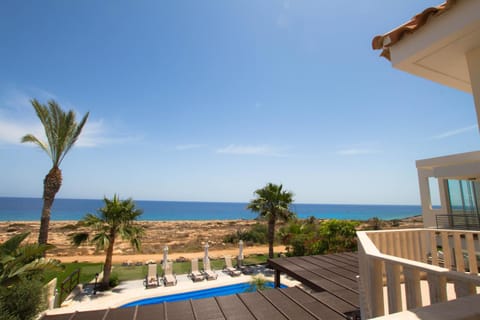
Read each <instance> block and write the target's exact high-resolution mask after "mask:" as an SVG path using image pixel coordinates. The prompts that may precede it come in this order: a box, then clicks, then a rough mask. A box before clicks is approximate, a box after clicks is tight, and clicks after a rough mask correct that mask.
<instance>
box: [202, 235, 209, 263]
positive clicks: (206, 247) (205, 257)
mask: <svg viewBox="0 0 480 320" xmlns="http://www.w3.org/2000/svg"><path fill="white" fill-rule="evenodd" d="M208 261H210V260H209V258H208V241H207V242H206V243H205V256H204V257H203V265H205V263H208Z"/></svg>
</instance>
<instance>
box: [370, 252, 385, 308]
mask: <svg viewBox="0 0 480 320" xmlns="http://www.w3.org/2000/svg"><path fill="white" fill-rule="evenodd" d="M368 265H369V270H368V273H369V275H368V277H369V280H370V285H369V289H370V297H369V298H370V306H371V313H372V317H380V316H383V315H385V308H384V305H383V272H382V271H383V270H382V260H379V259H372V258H371V257H370V259H369V263H368Z"/></svg>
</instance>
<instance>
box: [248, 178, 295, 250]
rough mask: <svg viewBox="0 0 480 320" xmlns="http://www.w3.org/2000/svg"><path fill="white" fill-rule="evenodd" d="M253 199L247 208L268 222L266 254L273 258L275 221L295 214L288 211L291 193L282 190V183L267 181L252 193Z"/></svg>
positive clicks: (284, 219)
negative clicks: (254, 197)
mask: <svg viewBox="0 0 480 320" xmlns="http://www.w3.org/2000/svg"><path fill="white" fill-rule="evenodd" d="M254 194H255V195H256V199H253V200H252V201H251V202H250V204H249V205H248V206H247V209H250V210H252V211H253V212H257V213H258V214H259V217H260V218H262V219H265V220H267V224H268V234H267V238H268V256H269V258H273V242H274V240H275V223H276V222H277V221H278V220H282V221H288V220H290V219H291V218H293V217H294V216H295V214H294V213H293V212H291V211H290V205H291V204H292V202H293V193H292V192H290V191H285V190H283V186H282V185H276V184H273V183H268V184H267V185H266V186H265V187H263V188H262V189H258V190H256V191H255V193H254Z"/></svg>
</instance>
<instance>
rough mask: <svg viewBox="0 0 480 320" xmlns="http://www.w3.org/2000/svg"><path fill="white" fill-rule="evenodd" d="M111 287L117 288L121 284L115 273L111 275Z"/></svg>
mask: <svg viewBox="0 0 480 320" xmlns="http://www.w3.org/2000/svg"><path fill="white" fill-rule="evenodd" d="M108 284H109V286H110V288H113V287H116V286H118V285H119V284H120V280H119V279H118V274H117V273H115V272H113V273H112V274H111V275H110V281H109V283H108Z"/></svg>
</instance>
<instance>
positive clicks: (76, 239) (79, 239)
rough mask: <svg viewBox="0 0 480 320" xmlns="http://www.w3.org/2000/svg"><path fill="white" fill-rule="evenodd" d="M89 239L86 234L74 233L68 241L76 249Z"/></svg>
mask: <svg viewBox="0 0 480 320" xmlns="http://www.w3.org/2000/svg"><path fill="white" fill-rule="evenodd" d="M88 239H89V234H88V232H79V233H75V234H73V235H72V236H71V237H70V241H71V242H72V244H73V245H74V246H76V247H78V246H80V245H81V244H83V243H85V242H87V241H88Z"/></svg>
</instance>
